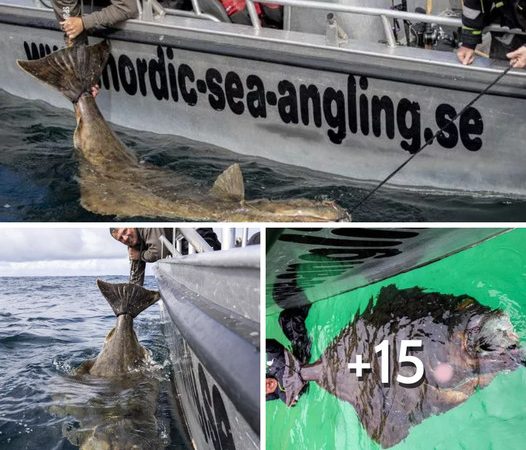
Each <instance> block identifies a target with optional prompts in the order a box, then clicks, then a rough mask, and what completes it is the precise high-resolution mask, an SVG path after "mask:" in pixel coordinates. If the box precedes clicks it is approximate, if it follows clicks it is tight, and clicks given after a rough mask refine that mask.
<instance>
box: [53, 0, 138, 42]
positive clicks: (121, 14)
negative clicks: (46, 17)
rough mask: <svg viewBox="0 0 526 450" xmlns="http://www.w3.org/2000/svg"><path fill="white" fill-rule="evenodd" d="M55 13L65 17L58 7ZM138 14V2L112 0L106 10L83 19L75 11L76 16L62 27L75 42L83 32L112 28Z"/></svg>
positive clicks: (65, 21) (62, 23)
mask: <svg viewBox="0 0 526 450" xmlns="http://www.w3.org/2000/svg"><path fill="white" fill-rule="evenodd" d="M55 13H56V14H57V16H58V17H59V18H63V16H64V14H62V13H61V12H60V8H58V7H55ZM138 14H139V10H138V9H137V2H136V0H112V2H111V5H109V6H106V8H103V9H101V10H100V11H95V12H92V13H91V14H86V15H84V16H82V17H80V16H79V11H75V14H71V16H68V17H67V18H66V19H65V20H63V21H61V22H60V26H61V27H62V29H63V30H64V33H66V35H67V37H68V38H69V39H72V40H74V39H76V38H77V37H78V36H80V35H81V34H82V33H83V32H84V34H85V31H86V30H91V29H93V28H100V27H111V26H113V25H115V24H117V23H120V22H124V21H125V20H127V19H133V18H135V17H137V15H138ZM86 39H87V38H86Z"/></svg>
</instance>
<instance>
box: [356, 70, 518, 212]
mask: <svg viewBox="0 0 526 450" xmlns="http://www.w3.org/2000/svg"><path fill="white" fill-rule="evenodd" d="M512 68H513V66H509V67H508V68H507V69H506V70H504V71H503V72H502V73H501V74H500V75H499V76H498V77H497V78H495V80H493V81H492V82H491V83H490V84H489V85H488V86H487V87H486V88H485V89H484V90H482V91H481V92H480V93H479V94H478V95H477V96H476V97H475V98H474V99H473V100H471V101H470V102H469V103H468V104H467V105H466V106H464V108H462V110H461V111H460V112H459V113H457V114H456V115H455V117H453V118H452V119H451V120H449V121H448V122H447V123H446V124H445V125H444V126H443V127H442V128H440V129H439V130H438V131H437V132H436V133H435V134H434V135H433V136H432V137H431V138H430V139H428V140H427V141H426V142H425V144H424V145H422V147H420V148H419V149H418V150H417V151H416V152H415V153H413V154H412V155H411V156H410V157H409V158H407V159H406V160H405V161H404V162H403V163H402V164H400V165H399V166H398V167H397V168H396V169H395V170H394V171H393V172H391V173H390V174H389V175H388V176H387V177H386V178H384V179H383V180H382V181H381V182H380V183H379V184H378V185H377V186H376V187H375V188H374V189H373V190H371V191H370V192H369V193H368V194H367V195H366V196H365V197H364V198H363V199H362V200H360V202H359V203H358V204H357V205H356V206H355V207H354V208H353V209H351V214H352V213H354V212H355V211H356V210H357V209H358V208H359V207H360V206H362V205H363V204H364V203H365V202H366V201H367V200H368V199H369V198H370V197H371V196H372V195H373V194H374V193H375V192H376V191H377V190H378V189H380V188H381V187H382V186H383V185H384V184H385V183H387V182H388V181H389V180H390V179H391V178H392V177H394V176H395V175H396V174H397V173H398V172H400V170H402V169H403V168H404V167H405V166H406V165H407V164H409V162H410V161H411V160H412V159H413V158H414V157H415V156H416V155H418V154H419V153H420V152H421V151H422V150H424V148H426V147H427V146H428V145H431V144H432V143H433V141H434V140H435V139H436V137H437V136H438V135H439V134H440V133H442V131H444V130H445V129H446V128H447V127H449V126H450V125H451V124H452V123H453V122H454V121H455V120H457V119H458V118H459V117H460V116H461V115H462V114H464V112H465V111H466V110H467V109H468V108H469V107H470V106H472V105H473V104H474V103H475V102H476V101H477V100H478V99H479V98H480V97H482V96H483V95H485V94H487V92H488V91H489V90H490V89H491V88H492V87H493V86H495V84H497V83H498V82H499V81H500V80H501V78H503V77H504V75H506V74H507V73H508V72H509V71H510V70H511V69H512Z"/></svg>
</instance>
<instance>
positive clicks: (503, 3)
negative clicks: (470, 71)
mask: <svg viewBox="0 0 526 450" xmlns="http://www.w3.org/2000/svg"><path fill="white" fill-rule="evenodd" d="M496 20H497V22H500V24H501V25H502V26H507V27H509V28H510V29H513V28H519V29H522V30H523V31H526V0H498V1H495V0H464V2H463V7H462V37H461V41H462V44H461V46H460V48H459V49H458V51H457V57H458V60H459V61H460V62H461V63H462V64H471V63H472V62H473V61H474V59H475V47H476V46H477V44H479V43H480V42H482V29H483V28H484V27H485V26H487V25H489V24H490V23H492V22H494V21H496ZM525 45H526V36H524V35H519V34H511V33H492V37H491V51H490V57H491V58H497V59H505V58H508V59H509V60H510V64H511V65H512V67H514V68H517V69H522V68H525V67H526V46H525Z"/></svg>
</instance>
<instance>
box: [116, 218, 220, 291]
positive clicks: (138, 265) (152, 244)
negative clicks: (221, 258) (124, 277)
mask: <svg viewBox="0 0 526 450" xmlns="http://www.w3.org/2000/svg"><path fill="white" fill-rule="evenodd" d="M196 231H197V232H198V233H199V235H200V236H201V237H202V238H203V239H204V240H205V241H206V243H207V244H208V245H210V247H212V249H214V250H221V242H219V240H218V239H217V236H216V234H215V232H214V230H213V229H212V228H197V229H196ZM110 234H111V236H112V237H113V238H114V239H116V240H118V241H119V242H120V243H122V244H124V245H126V246H127V247H128V256H129V259H130V279H129V282H130V283H134V284H138V285H140V286H142V285H143V284H144V275H145V273H146V263H154V262H155V261H158V260H160V259H162V258H166V257H167V256H169V254H170V252H169V250H168V249H167V248H166V247H164V246H163V245H162V244H161V240H160V238H161V236H164V237H166V238H167V239H168V240H169V241H170V242H173V230H172V228H110ZM181 253H182V254H183V255H184V254H187V253H188V242H186V240H183V242H182V250H181Z"/></svg>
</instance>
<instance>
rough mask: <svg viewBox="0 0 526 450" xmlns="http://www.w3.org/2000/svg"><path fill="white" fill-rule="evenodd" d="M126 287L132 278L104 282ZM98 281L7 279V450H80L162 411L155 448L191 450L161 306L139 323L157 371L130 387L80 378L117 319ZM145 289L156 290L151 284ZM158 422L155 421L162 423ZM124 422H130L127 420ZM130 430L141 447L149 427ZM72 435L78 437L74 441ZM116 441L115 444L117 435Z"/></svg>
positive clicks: (2, 324) (2, 307)
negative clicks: (143, 414)
mask: <svg viewBox="0 0 526 450" xmlns="http://www.w3.org/2000/svg"><path fill="white" fill-rule="evenodd" d="M101 278H102V279H104V280H106V281H109V282H125V281H126V278H125V277H115V276H108V277H101ZM95 280H96V278H94V277H20V278H14V277H13V278H6V277H4V278H0V282H1V285H0V449H10V450H22V449H24V450H33V449H42V450H46V449H75V448H78V447H77V446H76V445H73V443H72V442H77V443H78V441H75V439H78V438H79V437H82V436H84V434H83V432H86V433H88V435H91V434H93V429H94V428H96V427H98V430H99V433H101V434H102V436H103V438H106V437H108V436H106V435H105V433H106V429H105V428H104V427H105V425H108V424H109V423H114V422H112V421H115V420H119V419H120V418H126V417H131V418H132V419H133V418H134V413H132V411H133V410H135V411H146V410H147V408H151V409H152V411H154V412H155V419H156V425H155V426H154V427H153V429H154V432H153V433H152V432H151V429H150V428H151V427H150V428H148V431H149V434H148V435H147V439H148V442H149V446H146V447H141V448H151V449H161V448H167V449H173V450H188V447H187V446H185V443H184V442H185V440H184V439H183V438H182V435H181V434H180V432H179V430H178V429H176V427H175V425H174V423H175V422H176V421H175V419H174V416H173V412H172V408H171V407H170V403H171V398H172V396H173V391H172V390H171V388H170V371H171V365H170V364H169V362H168V361H169V358H168V350H167V348H166V347H165V346H164V338H163V335H162V330H161V323H160V317H159V307H158V306H157V305H153V306H152V307H150V308H149V309H148V310H146V311H144V312H143V313H142V314H140V315H139V316H138V317H137V318H136V319H135V322H134V328H135V332H136V333H137V336H138V338H139V341H140V342H141V344H142V345H143V346H144V347H146V348H147V349H149V350H150V351H151V359H152V361H151V373H150V374H149V375H148V377H144V379H141V381H140V382H138V383H135V382H134V383H133V385H130V386H123V385H122V384H115V383H112V382H108V381H104V380H102V379H96V378H93V377H91V378H90V377H87V378H86V377H84V378H78V377H74V376H73V375H74V373H75V370H76V368H78V367H79V365H80V364H82V363H83V362H84V361H86V360H88V359H90V358H94V357H95V356H97V354H98V353H99V351H100V349H101V348H102V344H103V342H104V339H105V337H106V335H107V333H108V332H109V331H110V330H111V328H112V327H113V326H114V325H115V316H114V314H113V311H112V310H111V308H110V306H109V305H108V303H107V302H106V300H105V299H104V297H102V295H101V293H100V292H99V290H98V288H97V286H96V284H95ZM145 287H149V288H154V287H155V279H153V278H150V277H149V278H148V279H147V282H146V283H145ZM154 422H155V421H154ZM123 423H124V422H123ZM137 428H139V429H133V428H131V429H130V428H126V436H127V439H128V441H126V443H122V442H121V444H122V447H121V448H131V445H132V444H133V443H134V442H141V439H144V435H145V434H146V427H145V426H142V425H141V426H139V427H137ZM68 437H69V438H70V439H68ZM108 439H109V440H110V442H111V441H113V442H114V441H115V439H116V438H115V435H111V434H110V435H109V437H108Z"/></svg>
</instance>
